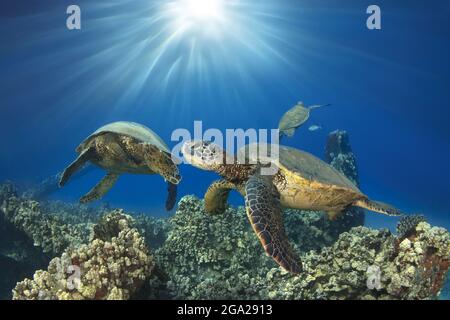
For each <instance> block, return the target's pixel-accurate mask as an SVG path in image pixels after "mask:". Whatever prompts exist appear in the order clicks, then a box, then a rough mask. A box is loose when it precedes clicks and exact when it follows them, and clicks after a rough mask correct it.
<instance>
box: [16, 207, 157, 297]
mask: <svg viewBox="0 0 450 320" xmlns="http://www.w3.org/2000/svg"><path fill="white" fill-rule="evenodd" d="M133 222H134V221H133V219H132V218H131V217H130V216H128V215H125V214H123V211H120V210H118V211H113V212H111V213H110V214H107V215H105V216H104V217H102V219H101V220H100V222H99V223H98V224H97V225H96V226H95V227H94V230H93V240H92V241H91V242H90V243H89V244H87V245H82V246H80V247H79V248H76V249H75V248H69V249H67V250H66V251H65V252H64V253H63V254H62V256H61V257H60V258H55V259H53V260H52V261H51V262H50V264H49V267H48V270H47V271H43V270H38V271H36V273H35V274H34V277H33V279H32V280H31V279H25V280H24V281H22V282H19V283H17V285H16V287H15V288H14V290H13V299H58V300H67V299H70V300H79V299H114V300H116V299H129V298H130V297H131V296H132V295H133V293H134V292H136V290H137V289H139V288H140V286H141V285H142V284H143V283H144V281H145V279H146V278H147V277H148V276H149V275H150V274H151V271H152V269H153V258H152V257H151V256H150V255H149V253H148V250H147V247H146V245H145V241H144V238H143V237H142V236H141V235H140V234H139V232H138V231H137V230H136V229H135V228H132V224H133Z"/></svg>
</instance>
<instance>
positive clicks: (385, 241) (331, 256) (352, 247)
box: [267, 222, 450, 299]
mask: <svg viewBox="0 0 450 320" xmlns="http://www.w3.org/2000/svg"><path fill="white" fill-rule="evenodd" d="M449 255H450V236H449V233H448V232H447V231H446V230H445V229H442V228H437V227H434V228H432V227H431V226H430V225H429V224H427V223H424V222H422V223H420V224H419V225H418V226H417V227H416V230H415V234H414V237H411V239H408V238H406V239H404V240H403V241H402V242H399V241H398V239H397V238H395V237H394V236H393V235H392V234H391V233H390V232H389V231H387V230H371V229H368V228H365V227H356V228H353V229H352V230H351V231H350V232H346V233H344V234H342V235H341V236H340V237H339V240H338V241H337V242H336V243H335V244H334V245H333V246H332V247H330V248H325V249H323V250H322V252H321V253H320V254H316V253H314V252H310V253H308V254H307V255H306V256H305V259H304V268H305V272H304V273H303V274H300V275H298V276H291V275H289V274H286V273H284V272H282V271H280V270H278V269H273V270H271V271H270V272H269V273H268V274H267V281H268V288H270V291H269V293H268V296H269V298H274V299H427V298H434V297H436V296H437V294H438V293H439V290H440V288H441V287H442V286H443V281H444V279H445V275H446V273H447V271H448V267H449V258H450V256H449ZM371 270H378V271H377V272H373V271H371ZM377 275H379V278H378V279H377V278H376V276H377ZM372 276H375V278H372V279H371V277H372Z"/></svg>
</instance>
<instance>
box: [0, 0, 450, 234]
mask: <svg viewBox="0 0 450 320" xmlns="http://www.w3.org/2000/svg"><path fill="white" fill-rule="evenodd" d="M167 3H168V1H151V0H146V1H139V0H133V1H130V0H108V1H106V0H105V1H95V3H94V1H87V0H77V1H74V4H77V5H78V6H79V7H80V8H81V17H82V20H81V21H82V28H81V30H72V31H69V30H68V29H67V28H66V18H67V14H66V8H67V6H68V5H69V4H71V3H68V2H66V1H34V0H29V1H25V0H21V1H17V0H14V1H12V0H3V1H2V2H1V3H0V17H1V20H0V21H1V22H0V39H1V41H0V133H1V135H0V136H1V139H0V141H1V146H0V181H3V180H6V179H9V180H13V181H15V182H17V183H19V184H22V185H29V184H32V183H36V182H38V181H40V180H41V179H44V178H46V177H47V176H49V175H52V174H55V173H56V172H58V171H60V170H62V169H63V168H64V167H65V166H67V165H68V164H69V163H70V162H71V161H72V160H73V159H74V158H75V156H76V154H75V151H74V149H75V147H76V146H77V145H78V143H79V142H81V141H82V140H83V139H84V138H85V137H86V136H88V135H89V134H90V133H91V132H93V131H94V130H96V129H97V128H98V127H100V126H102V125H104V124H106V123H109V122H112V121H117V120H126V121H136V122H139V123H142V124H145V125H147V126H149V127H151V128H152V129H153V130H154V131H156V132H157V133H158V134H159V135H160V136H161V137H162V138H163V139H164V140H165V141H166V142H167V144H168V145H169V146H171V147H172V146H174V145H175V144H176V143H177V141H171V139H170V137H171V134H172V132H173V130H174V129H177V128H186V129H188V130H193V123H194V121H195V120H201V121H203V127H204V128H205V129H207V128H218V129H221V130H225V129H227V128H231V129H233V128H243V129H248V128H256V129H262V128H268V129H270V128H276V127H277V124H278V119H279V118H280V117H281V115H282V114H283V113H284V112H285V111H286V110H287V109H288V108H290V107H292V106H293V105H294V104H295V103H296V102H297V101H300V100H302V101H304V102H305V103H306V104H307V105H310V104H322V103H331V104H332V106H330V107H326V108H321V109H317V110H314V112H313V113H312V116H311V118H310V119H309V121H308V123H307V124H306V126H304V127H302V128H301V129H300V130H298V132H297V133H296V135H295V136H294V137H293V138H291V139H286V140H285V141H284V143H286V144H288V145H291V146H295V147H298V148H301V149H304V150H307V151H309V152H311V153H313V154H315V155H317V156H320V157H322V156H323V153H324V146H325V142H326V136H327V134H328V133H329V132H330V131H333V130H335V129H343V130H347V131H348V133H349V134H350V139H351V144H352V147H353V151H354V152H355V154H356V157H357V160H358V165H359V173H360V180H361V189H362V190H363V191H364V192H365V193H366V194H368V195H369V196H370V197H372V198H373V199H377V200H382V201H384V202H388V203H391V204H393V205H395V206H397V207H399V208H401V209H403V210H404V211H406V212H411V213H416V212H417V213H422V214H424V215H426V216H427V218H428V220H429V221H431V222H432V223H433V224H436V225H440V226H444V227H447V228H450V217H449V208H450V197H449V194H450V192H449V191H450V188H449V181H450V173H449V170H448V164H449V163H450V151H449V150H450V139H449V138H450V126H449V125H448V121H449V119H450V111H449V101H450V90H448V88H449V83H450V65H449V63H448V57H449V56H450V44H449V41H448V39H450V29H449V28H448V17H449V13H450V3H449V2H448V1H444V0H442V1H433V2H432V4H431V3H430V2H427V1H412V0H409V1H406V0H401V1H395V2H394V1H385V0H378V1H377V3H376V4H377V5H378V6H379V7H380V8H381V10H382V29H381V30H368V29H367V27H366V19H367V17H368V15H367V14H366V8H367V7H368V6H369V5H371V4H373V3H372V2H371V1H362V0H360V1H356V0H348V1H333V0H328V1H325V0H315V1H312V0H302V1H298V0H277V1H274V0H263V1H258V2H256V3H255V1H249V0H247V1H237V0H236V1H230V2H225V3H224V5H223V13H222V14H223V16H222V15H221V16H220V17H217V19H210V20H209V21H205V20H204V19H193V20H192V21H188V22H186V21H182V19H181V18H180V16H182V14H183V12H181V13H180V10H178V9H179V8H178V9H177V7H176V6H177V4H176V1H175V2H174V1H171V2H170V1H169V3H171V5H172V6H168V5H167ZM215 20H216V21H215ZM312 124H317V125H320V126H322V127H323V129H321V130H318V131H314V132H311V131H308V129H307V128H308V127H309V126H310V125H312ZM180 170H181V173H182V175H183V181H182V183H181V185H180V187H179V195H180V196H182V195H186V194H196V195H198V196H202V195H203V193H204V191H205V190H206V188H207V187H208V185H209V183H210V182H211V181H212V180H213V179H215V178H216V176H215V174H213V173H210V172H203V171H200V170H198V169H195V168H193V167H190V166H188V165H182V166H181V168H180ZM102 175H103V172H102V171H101V170H94V171H92V172H90V173H89V174H87V175H86V176H83V177H82V178H80V179H77V180H75V181H73V182H72V183H71V184H69V185H68V186H67V187H65V188H63V189H61V190H59V191H58V192H57V193H56V194H54V197H55V198H58V199H63V200H67V201H77V200H78V198H79V197H80V196H81V195H83V194H84V193H85V192H87V191H88V190H89V189H90V188H91V187H92V186H93V185H94V184H95V183H96V182H97V181H98V180H99V179H100V178H101V177H102ZM165 197H166V186H165V184H164V181H163V179H162V178H161V177H159V176H133V175H124V176H122V177H121V178H120V180H119V181H118V183H117V185H116V186H115V187H114V188H113V189H112V190H111V191H110V192H109V193H108V194H107V195H106V196H105V198H104V200H105V201H107V202H109V203H110V204H111V205H112V206H114V207H123V208H125V209H128V210H135V211H142V212H147V213H148V214H152V215H163V216H167V215H169V214H170V213H166V212H165V211H164V199H165ZM232 203H233V204H242V203H243V201H242V199H241V198H240V197H239V196H237V195H233V197H232ZM367 223H368V225H371V226H375V227H390V228H392V227H393V226H394V225H395V223H396V220H395V219H393V218H388V217H384V216H380V215H376V214H372V213H369V214H368V215H367Z"/></svg>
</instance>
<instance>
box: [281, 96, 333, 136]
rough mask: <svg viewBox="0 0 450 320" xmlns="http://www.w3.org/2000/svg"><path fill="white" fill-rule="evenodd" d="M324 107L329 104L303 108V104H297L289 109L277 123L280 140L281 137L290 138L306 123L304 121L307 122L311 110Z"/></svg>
mask: <svg viewBox="0 0 450 320" xmlns="http://www.w3.org/2000/svg"><path fill="white" fill-rule="evenodd" d="M325 106H329V104H324V105H314V106H309V107H305V105H304V104H303V102H301V101H300V102H298V103H297V105H295V106H294V107H292V108H291V109H289V110H288V111H287V112H286V113H285V114H284V115H283V116H282V117H281V120H280V122H279V123H278V130H280V138H281V137H283V136H288V137H292V136H293V135H294V133H295V129H297V128H298V127H300V126H301V125H302V124H304V123H305V122H306V120H308V118H309V115H310V112H311V110H313V109H317V108H320V107H325Z"/></svg>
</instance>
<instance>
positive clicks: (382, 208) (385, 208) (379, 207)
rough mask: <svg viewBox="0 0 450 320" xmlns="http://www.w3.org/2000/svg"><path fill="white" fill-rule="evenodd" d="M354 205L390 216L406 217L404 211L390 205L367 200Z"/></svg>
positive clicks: (361, 200)
mask: <svg viewBox="0 0 450 320" xmlns="http://www.w3.org/2000/svg"><path fill="white" fill-rule="evenodd" d="M353 205H354V206H356V207H360V208H364V209H367V210H370V211H374V212H378V213H381V214H385V215H388V216H394V217H398V216H403V215H405V214H404V213H403V212H402V211H400V210H399V209H397V208H395V207H393V206H391V205H389V204H386V203H383V202H380V201H373V200H370V199H367V198H365V199H360V200H357V201H356V202H355V203H353Z"/></svg>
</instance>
